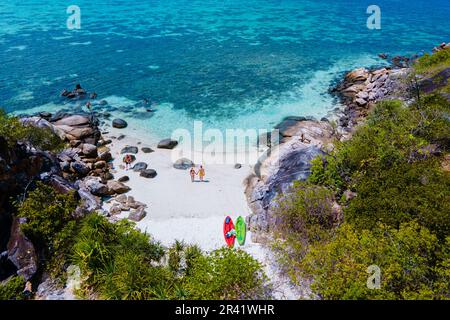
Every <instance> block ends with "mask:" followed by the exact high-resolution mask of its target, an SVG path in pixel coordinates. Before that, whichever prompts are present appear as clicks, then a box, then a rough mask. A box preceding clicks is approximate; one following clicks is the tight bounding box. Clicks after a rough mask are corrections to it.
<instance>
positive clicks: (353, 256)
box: [298, 221, 449, 299]
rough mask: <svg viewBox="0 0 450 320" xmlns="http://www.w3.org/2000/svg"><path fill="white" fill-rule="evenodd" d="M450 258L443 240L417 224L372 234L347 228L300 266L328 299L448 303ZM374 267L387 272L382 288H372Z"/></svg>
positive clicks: (313, 250) (312, 250) (381, 228)
mask: <svg viewBox="0 0 450 320" xmlns="http://www.w3.org/2000/svg"><path fill="white" fill-rule="evenodd" d="M448 258H449V255H448V253H445V251H444V249H443V246H442V245H441V244H440V242H439V241H438V239H437V237H436V236H435V235H433V234H432V233H430V231H429V230H428V229H426V228H424V227H421V226H420V225H419V224H418V223H416V222H414V221H412V222H408V223H406V224H402V225H401V226H400V228H399V229H395V228H388V227H386V226H383V225H380V226H379V227H378V228H375V229H372V230H370V231H369V230H366V229H364V230H362V231H357V230H355V229H354V228H353V227H352V226H351V225H350V224H344V225H342V226H341V227H340V228H339V229H338V230H337V233H336V235H335V237H334V238H333V239H332V240H331V241H329V242H322V243H315V244H314V245H312V246H311V247H310V249H309V252H308V254H307V255H306V256H305V258H304V259H303V260H302V261H301V262H299V263H298V264H299V269H300V270H301V271H302V272H301V274H302V276H306V277H308V276H311V275H312V278H313V284H312V289H313V291H314V292H315V293H316V294H318V295H320V296H321V297H322V298H324V299H445V298H449V291H448V288H449V284H448V279H449V278H448V265H446V263H447V264H448ZM372 265H376V266H378V267H379V268H380V270H381V282H380V285H381V287H380V289H369V288H368V286H367V280H368V277H369V276H370V273H368V270H367V269H368V267H369V266H372ZM439 273H442V275H439ZM437 275H438V276H437ZM446 290H447V291H446Z"/></svg>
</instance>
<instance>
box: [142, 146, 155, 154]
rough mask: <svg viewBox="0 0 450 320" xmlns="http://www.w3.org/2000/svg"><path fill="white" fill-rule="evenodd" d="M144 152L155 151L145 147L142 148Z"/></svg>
mask: <svg viewBox="0 0 450 320" xmlns="http://www.w3.org/2000/svg"><path fill="white" fill-rule="evenodd" d="M141 150H142V152H143V153H152V152H155V151H154V150H153V149H152V148H148V147H143V148H141Z"/></svg>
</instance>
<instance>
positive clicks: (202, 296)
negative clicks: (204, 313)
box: [184, 248, 266, 300]
mask: <svg viewBox="0 0 450 320" xmlns="http://www.w3.org/2000/svg"><path fill="white" fill-rule="evenodd" d="M264 282H265V275H264V273H263V271H262V267H261V264H260V263H259V262H258V261H256V260H255V259H254V258H252V257H251V256H250V255H249V254H248V253H246V252H244V251H242V250H233V249H228V248H222V249H219V250H215V251H213V252H211V253H210V254H208V255H202V256H199V257H197V259H196V260H195V261H194V263H193V265H192V267H191V270H190V272H189V274H188V275H186V277H185V279H184V288H185V290H186V292H187V295H188V298H189V299H193V300H222V299H226V300H228V299H229V300H236V299H239V300H240V299H261V298H265V297H266V296H265V293H266V292H265V287H264Z"/></svg>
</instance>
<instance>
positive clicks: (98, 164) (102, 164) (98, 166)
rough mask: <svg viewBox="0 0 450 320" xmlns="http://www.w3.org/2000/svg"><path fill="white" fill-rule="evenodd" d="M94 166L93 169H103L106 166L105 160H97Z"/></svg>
mask: <svg viewBox="0 0 450 320" xmlns="http://www.w3.org/2000/svg"><path fill="white" fill-rule="evenodd" d="M94 168H95V169H103V168H106V161H103V160H101V161H97V162H96V163H94Z"/></svg>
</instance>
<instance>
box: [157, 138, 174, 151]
mask: <svg viewBox="0 0 450 320" xmlns="http://www.w3.org/2000/svg"><path fill="white" fill-rule="evenodd" d="M177 145H178V141H176V140H172V139H164V140H161V141H160V142H159V143H158V148H159V149H173V148H175V147H176V146H177Z"/></svg>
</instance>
